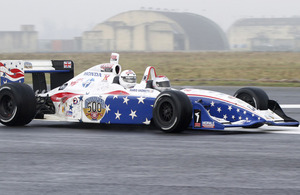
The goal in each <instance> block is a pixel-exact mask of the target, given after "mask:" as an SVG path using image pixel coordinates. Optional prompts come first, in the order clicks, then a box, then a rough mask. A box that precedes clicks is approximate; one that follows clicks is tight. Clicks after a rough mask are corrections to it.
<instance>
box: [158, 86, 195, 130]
mask: <svg viewBox="0 0 300 195" xmlns="http://www.w3.org/2000/svg"><path fill="white" fill-rule="evenodd" d="M191 119H192V104H191V101H190V99H189V98H188V96H187V95H186V94H185V93H183V92H181V91H173V90H167V91H163V92H162V93H160V94H159V96H158V97H157V98H156V100H155V103H154V106H153V122H154V124H155V125H156V126H157V127H158V128H160V129H161V130H162V131H163V132H166V133H178V132H181V131H183V130H185V129H186V128H187V127H188V125H189V123H190V122H191Z"/></svg>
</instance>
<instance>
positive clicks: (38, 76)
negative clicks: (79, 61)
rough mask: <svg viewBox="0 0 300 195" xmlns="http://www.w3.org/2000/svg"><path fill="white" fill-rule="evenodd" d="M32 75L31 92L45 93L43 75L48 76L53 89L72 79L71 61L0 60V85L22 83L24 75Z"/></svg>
mask: <svg viewBox="0 0 300 195" xmlns="http://www.w3.org/2000/svg"><path fill="white" fill-rule="evenodd" d="M25 73H31V74H32V84H33V90H34V91H35V92H38V93H41V92H42V91H47V83H46V77H45V73H49V74H50V89H54V88H56V87H58V86H60V85H62V84H63V83H65V82H67V81H68V80H70V79H72V78H73V77H74V63H73V61H71V60H2V61H0V84H1V85H3V84H5V83H9V82H19V83H23V82H24V74H25Z"/></svg>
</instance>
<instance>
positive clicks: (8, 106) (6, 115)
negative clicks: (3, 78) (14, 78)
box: [0, 83, 36, 126]
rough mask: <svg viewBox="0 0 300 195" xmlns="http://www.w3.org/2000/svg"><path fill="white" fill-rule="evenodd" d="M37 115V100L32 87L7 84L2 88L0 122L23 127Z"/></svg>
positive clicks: (0, 94)
mask: <svg viewBox="0 0 300 195" xmlns="http://www.w3.org/2000/svg"><path fill="white" fill-rule="evenodd" d="M35 114H36V98H35V94H34V92H33V90H32V89H31V87H30V86H28V85H27V84H24V83H7V84H4V85H2V86H1V87H0V122H1V123H2V124H4V125H7V126H23V125H26V124H28V123H30V122H31V121H32V119H33V118H34V116H35Z"/></svg>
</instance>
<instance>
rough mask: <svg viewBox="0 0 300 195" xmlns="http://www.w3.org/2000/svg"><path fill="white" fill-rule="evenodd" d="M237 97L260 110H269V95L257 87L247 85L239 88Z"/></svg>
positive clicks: (236, 93)
mask: <svg viewBox="0 0 300 195" xmlns="http://www.w3.org/2000/svg"><path fill="white" fill-rule="evenodd" d="M234 96H235V97H237V98H239V99H241V100H243V101H244V102H246V103H248V104H250V105H251V106H253V107H254V108H256V109H259V110H268V102H269V97H268V95H267V94H266V92H265V91H264V90H262V89H260V88H256V87H245V88H241V89H239V90H237V92H235V94H234Z"/></svg>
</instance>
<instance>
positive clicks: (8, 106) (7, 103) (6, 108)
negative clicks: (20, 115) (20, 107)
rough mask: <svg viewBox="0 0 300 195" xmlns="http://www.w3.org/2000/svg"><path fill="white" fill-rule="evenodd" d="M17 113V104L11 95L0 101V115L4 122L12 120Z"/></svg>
mask: <svg viewBox="0 0 300 195" xmlns="http://www.w3.org/2000/svg"><path fill="white" fill-rule="evenodd" d="M15 113H16V104H15V102H14V99H13V98H12V97H11V96H9V95H4V96H3V97H2V98H1V100H0V114H1V118H2V119H4V120H7V119H10V118H12V117H13V116H14V115H15Z"/></svg>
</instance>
